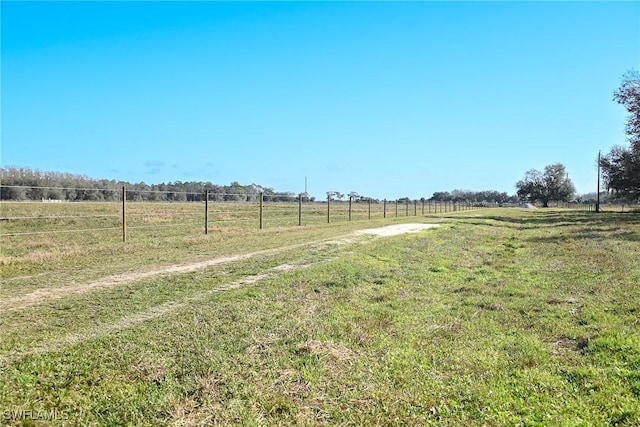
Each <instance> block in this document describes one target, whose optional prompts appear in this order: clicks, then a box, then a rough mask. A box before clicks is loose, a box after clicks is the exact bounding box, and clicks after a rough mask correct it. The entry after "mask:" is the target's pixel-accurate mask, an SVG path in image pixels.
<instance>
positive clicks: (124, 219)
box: [122, 185, 127, 242]
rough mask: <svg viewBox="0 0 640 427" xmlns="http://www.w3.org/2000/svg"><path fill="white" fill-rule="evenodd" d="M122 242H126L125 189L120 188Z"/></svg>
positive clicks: (123, 187)
mask: <svg viewBox="0 0 640 427" xmlns="http://www.w3.org/2000/svg"><path fill="white" fill-rule="evenodd" d="M122 241H123V242H126V241H127V187H125V186H124V185H123V186H122Z"/></svg>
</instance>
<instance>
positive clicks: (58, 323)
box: [0, 205, 640, 426]
mask: <svg viewBox="0 0 640 427" xmlns="http://www.w3.org/2000/svg"><path fill="white" fill-rule="evenodd" d="M88 206H93V205H88ZM3 215H4V213H3ZM360 219H361V218H360ZM416 220H417V221H419V222H437V223H439V224H440V227H439V228H436V229H431V230H427V231H423V232H420V233H417V234H407V235H401V236H393V237H371V236H363V235H355V234H353V233H352V232H353V231H354V230H356V229H361V228H370V227H375V226H381V225H388V224H390V223H393V222H409V221H411V222H416ZM3 227H4V226H3ZM142 230H146V229H140V232H142ZM59 236H61V237H60V239H61V240H56V239H57V237H56V238H53V237H50V236H42V237H36V238H34V239H30V240H27V239H23V240H22V241H21V242H19V241H11V242H9V245H8V246H5V241H6V240H5V238H3V245H2V256H3V258H2V259H3V268H2V285H1V286H0V304H2V309H1V310H0V420H1V421H0V423H3V424H9V425H12V424H16V425H20V424H25V425H30V424H37V423H38V422H39V421H38V420H34V418H35V417H34V416H33V415H34V414H35V415H37V414H38V413H39V412H38V411H41V412H42V413H44V414H45V415H46V414H52V413H54V414H56V416H57V417H58V418H59V419H62V418H66V421H64V422H66V423H67V424H71V425H78V424H82V425H87V424H88V425H114V426H115V425H296V424H297V425H336V424H338V425H468V426H474V425H637V424H640V324H639V323H638V318H639V314H640V313H639V310H640V292H639V291H638V283H640V265H639V264H638V262H637V260H638V259H639V255H640V215H639V214H637V213H614V212H603V213H601V214H597V215H596V214H594V213H588V212H578V211H569V210H558V209H545V210H521V209H491V210H483V211H466V212H454V213H451V212H449V213H446V214H442V215H437V216H432V217H429V216H426V217H421V216H418V217H417V218H416V217H409V218H407V217H403V216H400V217H399V218H398V219H395V218H389V219H387V220H382V219H381V218H377V219H374V220H371V221H368V220H360V221H352V222H348V221H342V222H336V223H334V224H331V226H326V225H322V224H320V223H318V224H316V225H310V226H305V227H279V228H272V229H269V228H267V229H266V230H263V231H258V230H255V229H254V230H253V231H250V230H248V229H240V228H238V229H229V230H225V231H224V232H219V233H210V234H209V235H207V236H204V235H202V234H200V235H197V236H196V235H190V236H188V235H186V234H185V233H182V232H181V233H180V234H167V235H163V236H161V237H159V236H154V235H153V232H151V231H149V234H145V235H142V234H141V235H139V236H138V237H137V238H136V239H132V242H130V243H126V244H123V243H122V242H118V241H117V239H115V238H114V240H113V241H110V240H109V239H102V241H101V242H100V243H99V244H91V243H90V240H91V239H94V240H95V236H94V237H86V239H87V241H86V242H84V241H80V243H76V244H74V243H72V237H71V236H69V235H67V234H60V235H59ZM62 236H65V237H62ZM73 238H75V239H78V238H79V236H75V237H73ZM80 238H81V239H84V238H85V237H84V236H81V237H80ZM46 239H50V242H49V243H46V242H45V240H46ZM85 243H86V245H87V246H86V247H85ZM101 248H103V249H101ZM34 253H37V254H39V255H38V256H35V255H33V254H34ZM239 254H249V255H246V256H244V257H236V258H232V259H227V260H226V261H224V262H220V263H217V264H211V265H210V266H209V267H207V268H194V269H191V270H189V269H186V270H183V271H181V272H173V273H171V272H170V271H165V272H164V273H162V272H160V270H162V269H165V270H166V269H168V267H169V266H170V265H172V264H178V265H182V266H185V265H188V264H189V263H195V262H206V261H207V260H211V259H212V258H216V257H221V256H229V255H239ZM140 272H147V273H149V274H148V275H146V276H144V275H142V276H133V278H132V279H130V280H127V279H126V278H122V277H120V276H117V277H120V279H119V280H120V281H118V280H116V276H114V275H116V274H120V273H132V274H133V273H140ZM109 278H110V279H109ZM87 284H93V287H91V286H87ZM97 284H98V285H99V286H98V285H97ZM38 289H39V290H40V293H37V292H35V291H36V290H38ZM47 290H54V291H55V292H51V293H47V292H46V291H47ZM20 411H32V412H31V413H30V414H31V415H30V417H22V418H21V419H17V418H19V417H18V416H16V414H18V415H20V414H24V413H23V412H20ZM12 414H13V415H12Z"/></svg>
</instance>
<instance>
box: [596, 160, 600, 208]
mask: <svg viewBox="0 0 640 427" xmlns="http://www.w3.org/2000/svg"><path fill="white" fill-rule="evenodd" d="M596 212H600V150H598V193H597V194H596Z"/></svg>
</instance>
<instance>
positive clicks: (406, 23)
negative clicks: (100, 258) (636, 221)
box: [0, 1, 640, 198]
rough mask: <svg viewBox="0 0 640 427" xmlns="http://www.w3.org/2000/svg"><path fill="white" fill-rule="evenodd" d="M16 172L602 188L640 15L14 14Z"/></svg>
mask: <svg viewBox="0 0 640 427" xmlns="http://www.w3.org/2000/svg"><path fill="white" fill-rule="evenodd" d="M1 13H2V15H1V19H2V29H1V36H2V40H1V43H2V54H1V55H2V57H1V59H2V65H1V72H2V75H1V82H2V94H1V96H2V99H1V101H2V103H1V107H2V117H1V119H2V123H1V125H2V133H1V137H2V141H1V144H2V145H1V158H0V163H1V164H2V165H3V166H9V165H13V166H24V167H31V168H34V169H40V170H52V171H61V172H70V173H76V174H84V175H88V176H90V177H93V178H107V179H116V180H125V181H130V182H140V181H144V182H146V183H160V182H168V181H177V180H180V181H191V180H196V181H211V182H214V183H217V184H228V183H230V182H231V181H239V182H240V183H242V184H250V183H257V184H261V185H264V186H268V187H273V188H274V189H276V190H280V191H293V192H296V193H297V192H301V191H303V190H304V180H305V177H307V179H308V189H309V192H310V193H311V195H314V196H316V197H323V196H324V194H325V192H326V191H333V190H337V191H340V192H343V193H348V192H350V191H356V192H358V193H359V194H361V195H366V196H373V197H379V198H397V197H403V196H408V197H411V198H420V197H429V196H431V195H432V194H433V192H434V191H445V190H453V189H469V190H498V191H506V192H508V193H509V194H513V193H514V192H515V189H514V184H515V182H516V181H518V180H519V179H521V178H522V177H523V176H524V174H525V172H526V171H527V170H529V169H532V168H535V169H539V170H542V169H543V168H544V166H546V165H548V164H551V163H557V162H560V163H563V164H564V165H565V166H566V167H567V170H568V172H569V176H570V178H571V179H572V180H573V182H574V184H575V185H576V188H577V190H578V192H579V193H585V192H590V191H594V190H595V185H596V157H597V153H598V150H599V149H601V150H603V152H606V151H608V150H609V149H610V148H611V147H612V146H613V145H624V144H626V141H625V135H624V122H625V117H626V112H625V111H624V108H623V107H622V106H620V105H618V104H616V103H615V102H614V101H613V100H612V94H613V91H614V90H615V89H616V88H617V87H618V86H619V84H620V79H621V76H622V74H624V72H625V71H626V70H628V69H630V68H635V69H638V68H640V2H637V1H635V2H273V3H271V2H255V3H254V2H231V3H222V2H204V1H203V2H11V1H2V2H1Z"/></svg>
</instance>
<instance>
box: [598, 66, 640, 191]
mask: <svg viewBox="0 0 640 427" xmlns="http://www.w3.org/2000/svg"><path fill="white" fill-rule="evenodd" d="M613 99H614V101H617V102H618V103H619V104H622V105H624V107H625V108H626V109H627V111H628V112H629V116H628V117H627V123H626V127H625V132H626V134H627V139H628V141H629V142H630V143H631V146H630V147H620V146H616V147H613V148H612V149H611V151H610V152H609V153H608V154H606V155H604V156H603V157H602V158H601V159H600V167H601V168H602V175H603V177H604V180H605V183H606V185H607V187H608V189H609V190H610V191H612V192H613V193H615V195H616V197H619V198H624V199H627V200H640V74H638V72H637V71H635V70H631V71H628V72H627V73H626V74H625V75H624V76H623V77H622V84H621V85H620V88H618V90H617V91H615V92H614V94H613Z"/></svg>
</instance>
